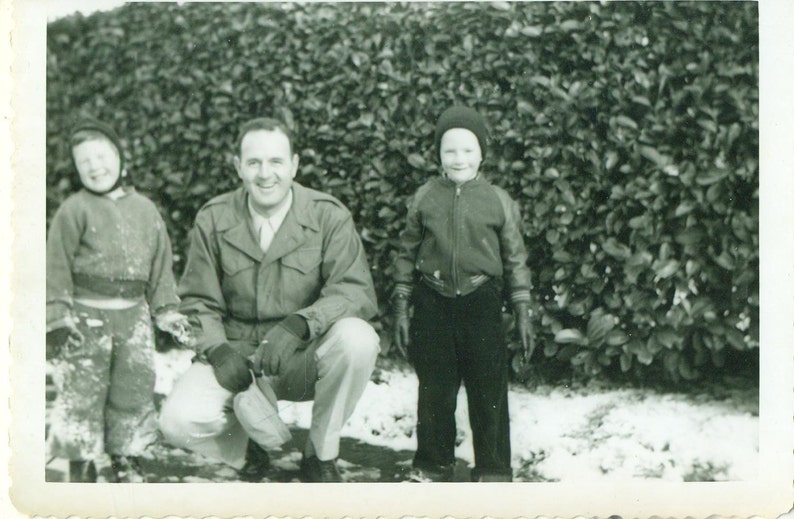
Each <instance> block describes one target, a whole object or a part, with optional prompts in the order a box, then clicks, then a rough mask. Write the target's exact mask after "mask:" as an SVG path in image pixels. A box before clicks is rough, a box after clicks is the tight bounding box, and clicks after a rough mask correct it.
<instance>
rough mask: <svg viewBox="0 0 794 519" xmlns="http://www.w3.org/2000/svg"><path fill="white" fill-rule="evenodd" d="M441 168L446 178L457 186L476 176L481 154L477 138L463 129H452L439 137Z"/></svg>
mask: <svg viewBox="0 0 794 519" xmlns="http://www.w3.org/2000/svg"><path fill="white" fill-rule="evenodd" d="M440 154H441V167H442V168H443V169H444V173H445V174H446V175H447V177H448V178H449V179H450V180H452V181H453V182H455V183H457V184H462V183H463V182H466V181H469V180H471V179H473V178H474V177H476V176H477V171H478V170H479V169H480V162H482V152H481V150H480V143H479V141H478V140H477V136H476V135H474V133H472V132H471V131H469V130H467V129H465V128H452V129H451V130H447V131H446V132H445V133H444V135H443V136H442V137H441V146H440Z"/></svg>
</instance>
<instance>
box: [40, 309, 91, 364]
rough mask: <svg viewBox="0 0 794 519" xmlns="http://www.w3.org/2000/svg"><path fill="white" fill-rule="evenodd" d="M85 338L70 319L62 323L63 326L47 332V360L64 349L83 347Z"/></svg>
mask: <svg viewBox="0 0 794 519" xmlns="http://www.w3.org/2000/svg"><path fill="white" fill-rule="evenodd" d="M84 341H85V337H83V334H82V333H80V330H78V329H77V323H76V322H75V321H74V319H72V318H68V319H66V320H65V321H64V325H63V326H61V327H59V328H56V329H54V330H51V331H49V332H47V348H46V357H47V359H48V360H49V359H54V358H56V357H58V356H60V355H61V352H62V351H63V350H64V349H66V350H69V349H72V348H79V347H80V346H82V345H83V342H84Z"/></svg>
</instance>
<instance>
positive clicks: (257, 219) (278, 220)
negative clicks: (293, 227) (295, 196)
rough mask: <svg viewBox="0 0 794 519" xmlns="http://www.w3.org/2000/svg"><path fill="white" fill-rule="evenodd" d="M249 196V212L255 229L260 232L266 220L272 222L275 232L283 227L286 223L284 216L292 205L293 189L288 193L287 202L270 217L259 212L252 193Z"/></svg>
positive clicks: (271, 225)
mask: <svg viewBox="0 0 794 519" xmlns="http://www.w3.org/2000/svg"><path fill="white" fill-rule="evenodd" d="M247 198H248V214H249V215H250V216H251V221H252V222H253V224H254V229H255V230H256V231H257V232H259V229H261V228H262V225H264V224H265V222H266V221H269V222H270V227H271V228H272V229H273V231H274V232H275V231H277V230H278V228H279V227H281V224H282V223H284V218H286V217H287V213H288V212H289V209H290V207H292V189H290V190H289V192H288V193H287V203H285V204H284V205H283V206H282V207H280V208H279V210H278V211H276V212H275V213H273V214H272V215H270V216H269V217H267V216H263V215H261V214H259V213H258V212H257V211H256V209H254V206H253V205H252V204H251V195H248V196H247Z"/></svg>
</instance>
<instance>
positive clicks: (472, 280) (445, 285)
mask: <svg viewBox="0 0 794 519" xmlns="http://www.w3.org/2000/svg"><path fill="white" fill-rule="evenodd" d="M493 279H494V278H492V277H491V276H489V275H487V274H478V275H476V276H469V277H467V278H464V283H462V284H461V286H460V287H458V288H459V290H461V294H460V295H466V294H469V293H471V292H473V291H475V290H477V289H478V288H480V287H481V286H483V285H485V284H486V283H488V282H489V281H492V280H493ZM422 281H423V282H424V283H425V284H426V285H427V286H429V287H431V288H433V289H435V290H437V291H439V292H448V291H450V290H452V289H453V285H452V282H451V281H445V280H444V279H441V278H436V277H433V276H428V275H427V274H425V273H422Z"/></svg>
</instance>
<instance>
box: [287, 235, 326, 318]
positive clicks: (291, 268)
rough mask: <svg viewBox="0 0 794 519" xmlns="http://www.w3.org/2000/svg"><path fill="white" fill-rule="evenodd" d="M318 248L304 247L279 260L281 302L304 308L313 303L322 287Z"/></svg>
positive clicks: (320, 252)
mask: <svg viewBox="0 0 794 519" xmlns="http://www.w3.org/2000/svg"><path fill="white" fill-rule="evenodd" d="M322 261H323V256H322V249H320V247H306V248H302V249H298V250H296V251H293V252H290V253H289V254H287V255H285V256H284V257H282V258H281V260H280V262H281V267H282V268H281V272H282V279H281V288H282V294H281V296H282V302H283V303H285V304H286V306H288V307H289V306H293V305H297V306H298V307H304V306H307V305H309V304H311V303H313V302H314V301H313V300H314V299H316V297H317V294H318V293H319V289H320V288H321V285H322V279H321V269H320V265H321V264H322Z"/></svg>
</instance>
